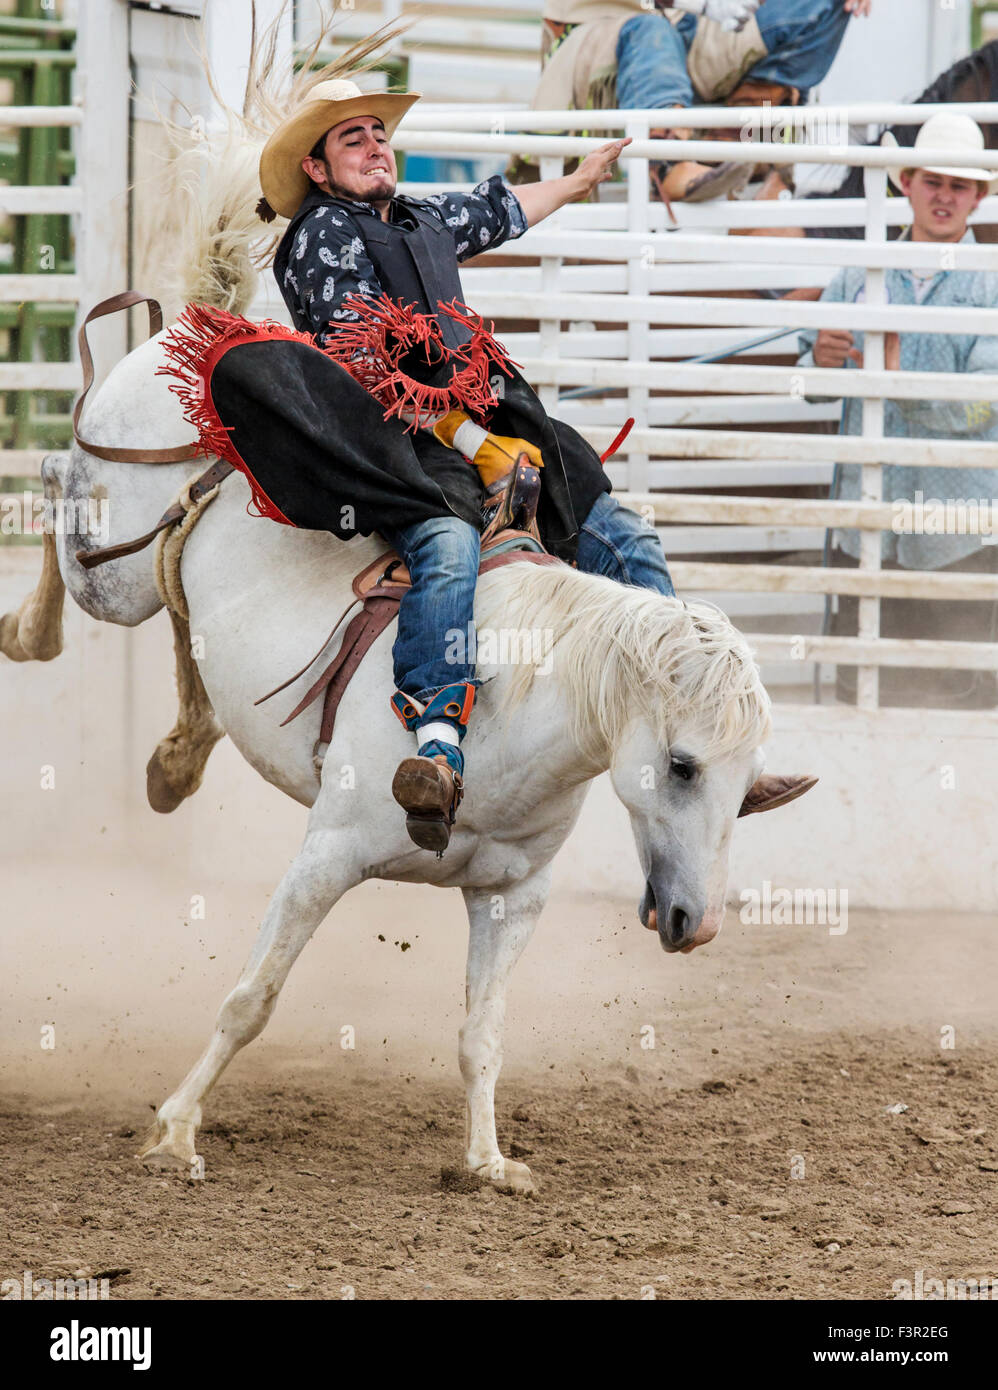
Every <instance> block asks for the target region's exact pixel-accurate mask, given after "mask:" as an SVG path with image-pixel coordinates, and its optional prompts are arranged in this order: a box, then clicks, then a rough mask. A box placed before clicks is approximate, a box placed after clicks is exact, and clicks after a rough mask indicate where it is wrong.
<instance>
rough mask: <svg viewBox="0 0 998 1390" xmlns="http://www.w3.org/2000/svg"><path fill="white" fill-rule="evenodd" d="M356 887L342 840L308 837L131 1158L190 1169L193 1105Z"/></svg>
mask: <svg viewBox="0 0 998 1390" xmlns="http://www.w3.org/2000/svg"><path fill="white" fill-rule="evenodd" d="M358 881H359V875H358V874H356V873H353V872H351V871H350V870H349V869H347V868H345V867H344V864H343V838H342V836H341V835H339V834H336V833H334V832H332V831H310V832H309V833H308V834H307V835H306V837H305V842H304V844H303V845H302V848H301V850H300V851H299V853H298V855H297V856H296V858H295V860H294V863H293V864H292V865H291V867H290V868H289V869H288V871H287V873H286V874H285V875H284V878H283V879H282V880H281V883H280V886H279V887H278V889H277V892H276V893H275V894H274V896H273V898H272V899H271V901H270V906H269V907H268V908H267V914H266V916H265V917H264V919H263V922H262V923H261V926H260V932H259V935H258V936H257V940H256V945H255V946H254V948H253V953H252V955H251V956H250V958H249V960H248V961H247V963H246V966H245V968H244V970H243V973H242V975H241V976H240V977H239V983H238V984H237V985H236V987H235V989H234V990H233V991H232V993H231V994H230V995H229V996H228V998H227V999H226V1000H225V1002H224V1003H223V1004H222V1007H221V1009H220V1010H219V1013H218V1018H217V1019H216V1021H215V1032H214V1034H213V1036H212V1039H211V1042H210V1043H209V1044H208V1047H207V1048H206V1050H205V1052H204V1053H203V1055H202V1056H201V1058H200V1059H199V1060H198V1062H197V1063H196V1064H195V1065H194V1067H193V1068H192V1069H191V1071H190V1072H189V1073H188V1075H187V1076H186V1077H185V1078H184V1080H183V1081H182V1082H181V1084H180V1086H179V1087H178V1088H177V1090H176V1091H174V1093H173V1095H172V1096H170V1098H169V1100H166V1101H164V1103H163V1104H162V1105H161V1106H160V1108H159V1111H158V1112H157V1115H156V1119H155V1122H154V1124H153V1129H152V1131H151V1133H150V1134H149V1136H148V1138H147V1140H146V1144H145V1146H144V1148H143V1149H142V1150H141V1152H140V1153H139V1155H138V1157H139V1158H142V1159H144V1160H145V1161H146V1162H147V1163H151V1164H156V1165H161V1166H169V1167H176V1166H178V1165H179V1166H183V1167H188V1166H190V1165H191V1164H192V1163H193V1162H194V1160H195V1158H196V1154H195V1151H194V1139H195V1135H196V1133H197V1129H198V1126H199V1125H200V1123H201V1105H202V1102H203V1101H204V1098H205V1096H206V1095H207V1094H208V1092H209V1091H210V1090H211V1088H212V1086H214V1084H215V1082H216V1081H217V1080H218V1078H219V1077H220V1076H221V1074H222V1072H223V1071H224V1070H225V1068H226V1067H227V1066H228V1064H229V1062H230V1061H231V1060H232V1058H233V1057H234V1056H235V1055H236V1053H237V1052H238V1051H239V1049H240V1048H241V1047H245V1046H246V1044H247V1043H248V1042H252V1041H253V1039H254V1038H255V1037H256V1036H257V1034H259V1033H260V1032H262V1031H263V1028H264V1025H265V1024H266V1022H267V1020H268V1018H269V1017H270V1015H271V1013H272V1012H273V1008H274V1005H275V1003H276V1002H277V996H278V994H279V993H280V991H281V987H282V985H283V984H284V981H285V980H286V979H287V977H288V972H289V971H290V969H291V967H292V965H294V963H295V961H296V960H297V959H298V956H299V954H300V952H301V950H302V948H303V947H304V946H305V944H306V943H307V942H308V940H309V938H310V937H311V935H312V933H313V932H314V931H315V929H316V927H318V926H319V924H320V922H321V921H322V920H323V918H324V917H325V916H326V914H327V913H328V912H329V910H330V908H331V907H332V906H333V904H334V903H335V902H336V901H337V899H338V898H340V897H341V896H342V895H343V893H345V892H346V891H347V890H348V889H349V888H352V887H353V886H354V884H355V883H357V882H358Z"/></svg>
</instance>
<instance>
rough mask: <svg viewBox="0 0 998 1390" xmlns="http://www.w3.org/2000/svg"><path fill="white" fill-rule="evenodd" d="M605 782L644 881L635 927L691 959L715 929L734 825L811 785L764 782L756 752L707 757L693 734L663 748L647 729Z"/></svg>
mask: <svg viewBox="0 0 998 1390" xmlns="http://www.w3.org/2000/svg"><path fill="white" fill-rule="evenodd" d="M611 777H612V779H613V785H614V789H615V790H616V792H617V795H618V796H619V797H620V799H621V801H622V802H623V803H624V805H625V806H626V807H627V810H628V812H629V814H630V817H631V826H632V828H633V831H634V839H635V842H636V844H637V848H638V857H639V859H640V862H641V868H642V870H643V872H644V875H645V891H644V895H643V897H642V898H641V901H640V903H639V905H638V916H639V918H640V920H641V925H642V926H644V927H647V928H648V929H649V931H657V932H658V935H659V940H660V942H661V944H662V949H663V950H664V951H670V952H671V951H692V950H693V948H694V947H695V946H702V945H704V944H705V943H706V942H708V941H711V940H712V939H713V938H714V937H715V936H716V935H717V933H718V932H719V931H720V929H721V920H722V918H723V916H724V896H725V889H726V886H727V875H728V849H729V846H730V843H731V832H732V830H733V828H734V824H735V820H736V819H737V818H738V817H739V816H743V815H748V814H750V813H752V812H756V811H766V810H770V809H772V808H774V807H776V806H782V805H783V804H784V803H785V802H786V801H790V800H792V799H793V798H794V797H797V796H800V795H802V793H803V792H805V791H807V790H808V789H809V787H811V786H813V785H814V779H813V778H806V777H793V778H788V777H770V776H764V775H762V752H761V750H760V749H759V748H758V747H749V748H742V749H737V750H735V751H727V752H724V753H717V752H711V751H710V741H709V740H708V739H705V738H704V737H703V736H701V735H698V733H697V732H696V731H695V730H693V729H691V730H689V731H688V732H686V733H681V734H678V735H676V736H675V737H674V738H673V741H672V743H671V744H670V746H669V747H668V748H663V747H662V745H661V743H660V742H659V740H658V738H657V736H656V734H655V732H654V731H653V729H652V728H651V726H650V725H649V724H647V723H645V722H643V721H641V722H638V723H636V724H634V725H633V726H632V727H631V729H630V731H629V733H628V735H627V737H626V738H625V739H624V741H623V742H622V743H621V745H620V746H619V748H618V749H617V755H616V757H615V758H614V762H613V765H612V768H611Z"/></svg>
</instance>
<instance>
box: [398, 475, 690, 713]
mask: <svg viewBox="0 0 998 1390" xmlns="http://www.w3.org/2000/svg"><path fill="white" fill-rule="evenodd" d="M384 535H385V539H386V540H387V541H388V542H389V544H390V545H392V546H394V548H395V549H396V550H397V551H398V553H399V554H400V555H401V556H402V558H403V560H404V561H405V563H406V565H407V566H408V568H409V573H410V574H411V575H412V588H411V589H410V591H409V592H408V593H407V594H406V595H405V597H404V598H403V600H402V605H401V608H400V610H399V626H398V636H397V638H396V639H395V646H394V647H393V648H392V655H393V657H394V660H395V685H396V687H397V688H398V689H399V690H403V691H405V693H406V694H407V695H413V696H415V698H416V699H417V700H419V701H420V702H421V703H425V702H426V701H427V700H429V699H430V697H431V696H432V695H435V694H436V692H437V691H438V690H441V689H443V687H444V686H445V685H451V684H453V683H454V682H455V681H472V682H473V683H474V684H476V685H477V684H478V683H479V682H478V680H477V678H476V675H475V663H474V661H469V660H467V657H468V656H470V655H473V653H472V652H471V650H470V647H471V640H470V634H471V633H472V632H473V630H474V605H475V584H476V582H477V579H478V564H479V533H478V531H477V530H476V529H475V527H474V526H470V525H469V524H468V522H466V521H462V520H461V519H460V517H456V516H440V517H433V518H431V519H430V520H429V521H419V522H417V523H416V524H415V525H414V526H406V527H403V528H402V529H401V530H399V531H392V532H388V531H386V532H385V533H384ZM578 566H579V569H580V570H585V571H586V572H587V573H589V574H603V575H606V576H607V577H608V578H610V579H617V580H619V581H620V582H621V583H622V584H635V585H638V586H640V587H642V588H645V589H654V590H655V591H656V592H657V593H660V594H668V595H670V596H671V595H673V594H675V589H674V588H673V587H672V580H671V578H670V577H669V567H668V565H667V564H666V562H665V554H664V552H663V550H662V543H661V541H660V540H659V538H658V534H657V532H656V531H655V529H654V527H653V526H648V525H646V524H645V523H644V522H643V521H642V520H641V518H640V517H639V516H638V514H637V513H636V512H632V511H630V510H629V509H628V508H627V507H622V506H621V505H620V503H619V502H617V501H616V500H615V499H614V498H613V497H612V496H611V495H610V494H609V493H608V492H604V493H601V494H600V496H599V497H598V498H597V499H596V501H595V502H594V503H593V506H592V508H591V509H590V512H589V515H588V516H587V517H586V519H585V521H584V522H583V523H582V528H581V531H580V535H579V550H578Z"/></svg>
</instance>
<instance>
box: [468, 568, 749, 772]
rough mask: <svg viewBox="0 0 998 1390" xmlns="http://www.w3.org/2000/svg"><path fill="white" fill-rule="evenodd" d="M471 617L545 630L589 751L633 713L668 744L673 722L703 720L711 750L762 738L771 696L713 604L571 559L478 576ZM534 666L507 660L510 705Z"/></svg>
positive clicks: (731, 749)
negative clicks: (574, 565) (624, 580)
mask: <svg viewBox="0 0 998 1390" xmlns="http://www.w3.org/2000/svg"><path fill="white" fill-rule="evenodd" d="M476 623H477V625H478V627H479V628H480V629H481V628H485V627H489V628H495V629H498V628H501V627H503V626H505V627H512V628H517V629H519V630H521V631H524V630H536V629H540V630H541V631H546V632H549V633H550V640H551V642H552V646H551V648H550V650H551V653H552V660H553V670H554V676H555V679H557V680H558V681H559V682H560V684H561V686H562V688H563V690H564V691H565V693H566V695H567V697H568V698H569V700H570V702H571V708H572V714H573V718H574V723H575V727H576V729H577V730H578V731H579V735H580V741H581V745H582V751H583V753H584V754H585V755H587V756H598V755H599V754H600V753H601V752H604V751H607V750H612V749H613V748H615V747H616V746H617V743H618V742H619V740H620V739H621V737H622V736H623V734H624V732H625V730H626V728H627V725H628V724H629V723H630V722H631V720H632V719H633V718H634V717H635V715H636V714H637V715H640V716H643V717H645V718H646V719H647V720H648V721H649V723H650V724H651V726H652V728H653V729H654V730H655V732H656V735H657V736H658V738H659V739H660V741H661V743H662V744H663V746H665V747H668V746H669V744H670V743H671V741H672V737H673V735H674V733H675V731H676V729H677V728H678V726H679V725H680V723H682V724H683V725H684V726H685V727H689V725H690V724H691V723H692V724H694V725H696V726H698V727H700V728H702V729H703V730H705V731H706V737H707V744H706V746H705V747H704V749H703V751H704V754H705V755H707V756H711V755H716V756H721V757H723V756H725V755H728V754H731V753H735V752H737V751H739V750H740V749H742V748H745V747H756V746H758V745H759V744H760V743H762V742H763V741H764V740H765V739H766V738H767V737H768V736H769V733H770V728H771V724H770V700H769V696H768V694H767V693H766V690H765V688H764V686H763V684H762V680H761V679H760V676H759V670H758V667H757V665H756V663H755V660H754V658H753V656H752V653H751V651H750V650H749V647H748V645H747V643H746V642H745V639H744V638H743V637H742V636H741V634H740V633H739V632H737V631H736V629H735V628H734V627H733V626H732V624H731V622H730V621H729V619H728V618H727V617H726V616H725V614H724V613H722V612H721V610H720V609H719V608H715V607H714V606H713V605H712V604H709V603H684V602H683V601H682V600H680V599H676V598H665V597H663V596H662V595H661V594H656V593H652V592H651V591H649V590H647V589H638V588H634V587H631V586H629V585H625V584H620V583H618V582H617V581H615V580H612V579H605V578H603V577H602V576H599V575H593V574H583V573H580V572H579V571H578V570H574V569H570V568H567V567H566V568H561V567H559V566H553V565H552V566H544V567H541V566H539V565H536V566H535V565H515V566H510V567H509V568H506V569H502V570H499V571H498V572H497V573H496V575H495V577H494V581H493V582H491V583H486V582H483V583H481V584H480V586H479V600H478V604H477V608H476ZM536 674H537V667H536V665H534V664H532V663H527V662H524V663H521V664H519V665H516V666H514V667H513V670H512V675H511V678H510V709H512V708H515V707H516V705H517V704H519V702H520V700H522V699H523V697H524V695H526V693H527V691H528V690H529V689H530V686H531V684H532V683H533V681H534V679H535V677H536Z"/></svg>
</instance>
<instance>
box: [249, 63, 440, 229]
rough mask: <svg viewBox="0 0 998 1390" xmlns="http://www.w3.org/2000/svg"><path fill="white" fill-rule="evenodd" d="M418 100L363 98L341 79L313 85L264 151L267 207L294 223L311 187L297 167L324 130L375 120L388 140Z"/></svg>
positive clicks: (410, 96)
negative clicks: (358, 119)
mask: <svg viewBox="0 0 998 1390" xmlns="http://www.w3.org/2000/svg"><path fill="white" fill-rule="evenodd" d="M419 98H420V93H419V92H405V93H392V92H362V91H361V90H360V88H359V87H358V86H357V84H356V83H355V82H349V81H346V80H345V79H343V78H333V79H331V80H330V81H328V82H317V83H316V85H315V86H314V87H312V88H311V90H310V91H308V92H307V93H306V94H305V98H304V100H303V101H302V103H301V105H300V106H299V107H298V109H297V110H296V111H294V112H293V113H292V114H291V115H290V116H289V117H288V118H287V120H286V121H283V122H282V123H281V125H279V126H278V127H277V129H276V130H275V131H274V133H273V134H272V135H271V137H270V139H269V140H268V141H267V143H266V144H265V145H264V147H263V152H262V153H261V155H260V187H261V188H262V189H263V196H264V198H265V199H266V201H267V202H268V203H269V204H270V207H271V208H272V209H273V210H274V212H279V213H280V214H281V216H282V217H293V216H294V215H295V213H296V212H297V211H298V208H299V207H300V205H301V201H302V199H303V198H304V197H305V194H306V193H307V192H308V190H309V187H310V184H309V181H308V175H307V174H306V173H305V170H304V169H303V168H302V167H301V162H302V160H303V159H304V158H305V156H306V155H307V154H308V152H309V150H310V149H311V148H312V146H313V145H314V144H315V142H316V140H318V139H319V137H320V136H321V135H325V133H326V131H327V130H331V129H332V128H333V126H335V125H339V124H340V122H341V121H348V120H349V119H350V117H351V116H376V117H377V119H378V120H380V121H382V122H383V123H384V127H385V133H386V134H387V135H388V136H389V138H390V137H391V136H392V134H393V133H394V130H395V127H396V126H397V125H398V123H399V121H400V120H401V119H402V117H403V116H404V115H405V113H406V112H407V111H408V109H409V107H410V106H411V105H412V104H413V102H415V101H418V100H419ZM261 216H264V217H266V213H265V212H261Z"/></svg>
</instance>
